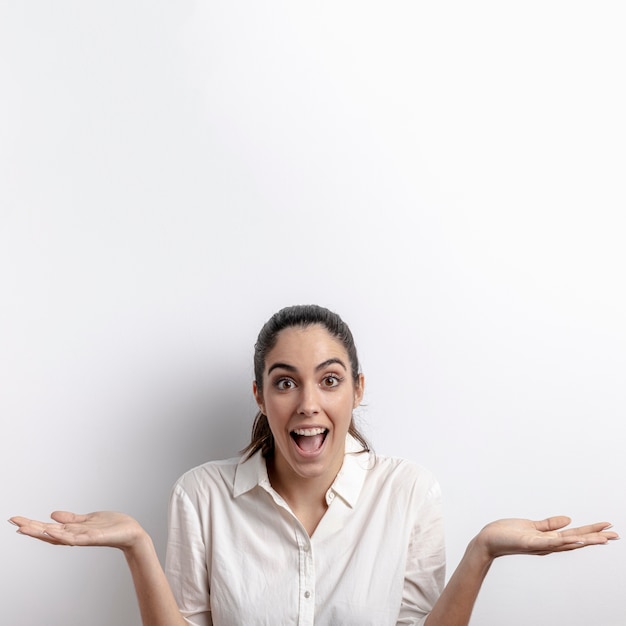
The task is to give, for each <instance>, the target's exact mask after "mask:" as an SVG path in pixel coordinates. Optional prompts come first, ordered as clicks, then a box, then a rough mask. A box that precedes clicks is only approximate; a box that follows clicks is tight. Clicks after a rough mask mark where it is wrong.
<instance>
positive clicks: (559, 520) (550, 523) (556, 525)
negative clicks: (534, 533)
mask: <svg viewBox="0 0 626 626" xmlns="http://www.w3.org/2000/svg"><path fill="white" fill-rule="evenodd" d="M571 522H572V519H571V518H570V517H567V515H555V516H554V517H548V518H546V519H543V520H541V521H538V522H535V528H536V529H537V530H540V531H542V532H546V531H550V530H559V529H561V528H564V527H565V526H567V525H568V524H570V523H571Z"/></svg>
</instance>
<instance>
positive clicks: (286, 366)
mask: <svg viewBox="0 0 626 626" xmlns="http://www.w3.org/2000/svg"><path fill="white" fill-rule="evenodd" d="M335 364H336V365H341V367H343V369H344V370H346V372H347V371H348V368H347V367H346V365H345V363H344V362H343V361H342V360H341V359H339V358H337V357H333V358H330V359H326V360H325V361H322V362H321V363H320V364H319V365H318V366H317V367H316V368H315V371H316V372H319V371H320V370H323V369H325V368H327V367H328V366H329V365H335ZM275 369H283V370H287V371H288V372H297V371H298V369H297V368H296V367H294V366H293V365H289V363H274V364H273V365H271V366H270V368H269V369H268V370H267V373H268V375H269V374H271V373H272V372H273V371H274V370H275Z"/></svg>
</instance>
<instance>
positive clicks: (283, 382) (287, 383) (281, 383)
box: [274, 378, 296, 391]
mask: <svg viewBox="0 0 626 626" xmlns="http://www.w3.org/2000/svg"><path fill="white" fill-rule="evenodd" d="M274 386H275V387H276V389H278V390H279V391H289V390H290V389H293V388H294V387H295V386H296V383H294V382H293V380H291V378H279V379H278V380H277V381H276V382H275V383H274Z"/></svg>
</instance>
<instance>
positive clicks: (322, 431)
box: [289, 428, 328, 454]
mask: <svg viewBox="0 0 626 626" xmlns="http://www.w3.org/2000/svg"><path fill="white" fill-rule="evenodd" d="M289 434H290V435H291V438H292V439H293V440H294V442H295V444H296V445H297V446H298V448H300V450H302V452H306V453H308V454H310V453H312V452H317V451H318V450H320V449H321V447H322V446H323V445H324V441H325V440H326V435H327V434H328V429H326V428H296V429H295V430H292V431H291V432H290V433H289Z"/></svg>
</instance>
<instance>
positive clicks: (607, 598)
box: [0, 0, 626, 626]
mask: <svg viewBox="0 0 626 626" xmlns="http://www.w3.org/2000/svg"><path fill="white" fill-rule="evenodd" d="M0 7H1V8H0V90H1V94H0V95H1V97H0V298H1V306H0V353H1V359H0V419H1V420H2V422H1V423H2V431H1V432H2V436H1V438H0V477H1V480H2V500H1V505H0V506H1V508H2V511H3V515H4V516H5V519H6V518H8V517H9V516H11V515H15V514H22V515H27V516H31V517H39V518H45V517H46V516H47V515H48V513H49V512H50V511H52V510H54V509H57V508H65V509H70V510H77V511H83V512H84V511H89V510H94V509H102V508H113V509H120V510H124V511H127V512H129V513H131V514H133V515H135V516H137V517H138V518H139V519H140V520H141V521H142V522H143V523H144V525H145V526H146V528H147V529H148V530H149V531H150V532H151V533H152V534H153V536H154V539H155V542H156V544H157V546H158V549H159V551H160V554H161V556H162V555H163V547H164V542H165V511H166V503H167V498H168V494H169V489H170V487H171V485H172V483H173V481H174V480H175V479H176V477H177V476H178V475H179V474H180V473H182V472H183V471H184V470H185V469H187V468H189V467H191V466H193V465H196V464H199V463H201V462H203V461H205V460H208V459H211V458H220V457H225V456H232V455H233V454H235V453H236V452H237V450H238V449H240V448H241V447H243V446H244V445H245V443H246V441H247V437H248V433H249V428H250V423H251V419H252V416H253V413H254V404H253V401H252V397H251V393H250V381H251V379H252V367H251V357H252V345H253V343H254V339H255V337H256V333H257V332H258V330H259V328H260V326H261V325H262V324H263V322H264V321H265V320H266V319H267V318H268V317H269V316H270V315H271V314H272V313H273V312H274V311H276V310H277V309H279V308H280V307H282V306H284V305H288V304H294V303H304V302H317V303H320V304H323V305H326V306H329V307H330V308H333V309H335V310H337V311H338V312H339V313H340V314H341V315H342V316H343V317H344V318H345V319H346V320H347V321H348V322H349V323H350V325H351V326H352V329H353V331H354V334H355V336H356V338H357V343H358V346H359V349H360V355H361V359H362V365H363V369H364V371H365V374H366V378H367V384H368V387H367V394H366V406H364V407H363V408H362V409H361V410H360V411H359V413H360V419H361V424H362V426H363V429H364V431H365V432H366V433H367V434H368V435H369V436H370V438H371V439H372V440H373V443H374V446H375V448H376V449H377V450H378V451H379V452H381V453H386V454H394V455H400V456H405V457H409V458H411V459H413V460H415V461H417V462H419V463H421V464H422V465H425V466H427V467H429V468H430V469H431V470H432V471H434V472H435V473H436V474H437V476H438V477H439V479H440V481H441V483H442V486H443V490H444V494H445V505H446V512H447V531H448V552H449V563H450V570H452V569H453V568H454V566H455V565H456V563H457V562H458V560H459V559H460V557H461V554H462V551H463V549H464V546H465V544H466V543H467V541H468V540H469V539H470V538H471V537H472V536H473V535H474V534H475V533H476V532H477V531H478V530H479V529H480V527H481V526H482V525H483V524H485V523H486V522H488V521H490V520H492V519H496V518H500V517H508V516H524V517H532V518H541V517H545V516H547V515H552V514H560V513H564V514H569V515H571V516H572V517H573V518H574V520H575V521H576V522H579V523H584V522H590V521H595V520H601V519H609V520H611V521H613V522H614V524H615V526H616V528H617V530H618V531H621V532H622V533H626V505H625V503H624V497H623V488H622V482H621V481H622V479H623V477H624V475H625V472H626V460H625V456H624V454H623V451H622V443H623V434H622V430H621V427H622V423H623V421H624V417H625V416H626V411H625V405H626V402H625V394H624V380H625V376H626V329H625V324H624V319H626V297H625V294H624V270H625V268H626V253H625V246H624V240H625V235H626V232H625V224H624V220H625V218H624V208H625V207H624V200H625V196H626V194H625V192H624V172H625V171H626V153H625V152H624V146H625V145H626V124H625V121H624V120H625V116H624V114H623V112H624V110H626V91H625V86H624V85H625V84H624V80H623V60H624V58H626V44H625V39H624V37H623V33H624V31H625V28H626V23H625V21H626V19H625V18H626V15H625V11H624V8H623V4H622V3H621V2H603V1H601V2H597V1H594V2H591V1H584V0H583V1H582V2H564V1H563V2H558V1H554V0H542V1H541V2H532V1H531V2H524V3H502V2H484V1H479V2H473V3H464V2H437V3H426V2H385V3H383V2H378V3H372V2H329V1H322V2H320V1H318V2H314V3H313V2H311V3H300V2H286V1H285V2H276V1H274V2H232V1H230V2H223V1H220V2H205V3H198V2H191V1H190V0H187V1H183V2H176V3H174V2H164V1H160V2H159V1H156V2H142V1H140V0H124V1H123V2H120V1H113V2H107V3H91V2H71V1H69V0H61V1H59V2H54V3H48V2H42V1H39V2H37V1H28V0H24V1H21V2H2V3H0ZM12 530H13V527H11V526H9V525H8V524H7V525H6V528H5V529H4V532H3V533H1V534H0V551H1V554H2V565H0V578H1V589H2V591H1V596H2V601H1V603H0V622H1V623H3V624H12V625H13V626H30V625H34V624H46V626H57V625H59V626H61V625H62V626H74V625H79V624H80V625H81V626H82V625H84V624H90V625H93V626H100V625H102V626H104V625H107V626H109V625H110V624H119V625H126V624H128V625H131V624H138V623H139V618H138V612H137V609H136V607H135V600H134V596H133V592H132V587H131V582H130V578H129V575H128V574H127V572H126V569H125V564H124V562H123V559H122V557H121V555H120V554H118V553H116V552H114V551H107V550H97V549H95V550H80V549H69V548H56V547H53V546H48V545H44V544H39V543H38V542H34V541H30V540H28V539H26V538H23V537H19V536H16V535H15V534H14V533H13V532H12ZM624 556H625V555H624V546H623V543H622V544H620V542H616V543H614V544H612V545H610V546H608V547H601V548H595V549H589V550H584V551H581V552H577V553H572V554H564V555H557V556H552V557H548V558H546V559H540V558H534V557H512V558H508V559H502V560H500V561H498V562H496V564H495V565H494V567H493V569H492V572H491V573H490V575H489V578H488V581H487V583H486V585H485V588H484V590H483V593H482V595H481V597H480V599H479V603H478V606H477V607H476V611H475V617H474V619H473V624H476V625H480V626H502V624H506V625H507V626H522V625H524V626H526V625H527V624H533V625H534V626H541V625H543V624H566V623H567V624H568V625H569V626H588V625H589V624H601V625H602V626H623V625H624V624H625V623H626V607H625V606H624V603H623V601H622V595H623V589H624V584H625V583H626V564H625V563H626V560H625V558H624Z"/></svg>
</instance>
